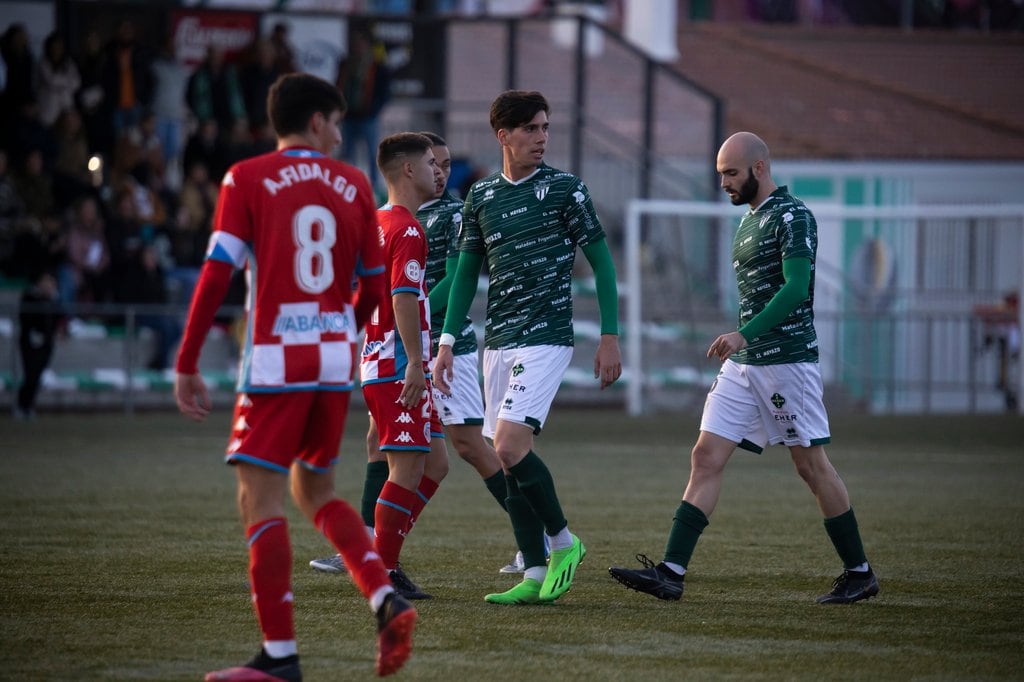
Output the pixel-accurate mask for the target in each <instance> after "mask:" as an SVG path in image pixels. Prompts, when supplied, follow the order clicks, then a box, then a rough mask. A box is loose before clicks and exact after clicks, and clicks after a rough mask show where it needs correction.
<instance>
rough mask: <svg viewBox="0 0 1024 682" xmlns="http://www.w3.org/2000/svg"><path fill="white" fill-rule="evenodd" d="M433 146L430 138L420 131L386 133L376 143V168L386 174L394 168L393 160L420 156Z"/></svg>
mask: <svg viewBox="0 0 1024 682" xmlns="http://www.w3.org/2000/svg"><path fill="white" fill-rule="evenodd" d="M433 146H434V144H433V143H432V142H431V141H430V138H429V137H427V136H426V135H421V134H420V133H395V134H394V135H388V136H387V137H385V138H384V139H383V140H381V141H380V144H379V145H377V168H379V169H380V172H381V173H383V174H384V175H385V176H387V175H389V174H390V173H391V172H392V171H393V170H394V166H395V162H396V161H398V160H399V159H401V158H402V157H403V156H422V155H423V154H426V153H427V152H428V151H430V148H431V147H433Z"/></svg>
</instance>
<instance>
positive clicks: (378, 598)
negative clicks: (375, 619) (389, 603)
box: [370, 585, 395, 613]
mask: <svg viewBox="0 0 1024 682" xmlns="http://www.w3.org/2000/svg"><path fill="white" fill-rule="evenodd" d="M394 591H395V588H393V587H391V585H385V586H384V587H379V588H377V591H376V592H374V593H373V594H371V595H370V610H371V611H373V612H374V613H377V612H378V611H380V607H381V606H382V605H383V604H384V599H385V598H386V597H387V596H388V595H389V594H391V593H392V592H394Z"/></svg>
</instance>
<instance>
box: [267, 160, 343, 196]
mask: <svg viewBox="0 0 1024 682" xmlns="http://www.w3.org/2000/svg"><path fill="white" fill-rule="evenodd" d="M311 181H317V182H322V183H323V184H325V185H327V186H328V187H330V188H331V189H333V190H334V191H335V192H336V193H337V194H340V195H341V198H342V199H344V200H345V201H347V202H349V203H352V202H353V201H354V200H355V198H356V193H357V191H358V190H357V189H356V186H355V185H350V184H348V180H347V179H345V178H344V177H342V176H340V175H332V174H331V169H330V168H324V167H323V166H321V165H320V164H319V163H316V162H315V161H313V162H309V163H305V162H304V163H296V164H294V165H291V166H285V167H283V168H281V169H280V170H278V171H277V180H274V179H273V178H263V187H264V189H266V190H267V191H268V192H270V196H275V195H276V194H277V193H278V192H280V191H281V190H282V189H286V188H288V187H291V186H292V185H296V184H298V183H300V182H311Z"/></svg>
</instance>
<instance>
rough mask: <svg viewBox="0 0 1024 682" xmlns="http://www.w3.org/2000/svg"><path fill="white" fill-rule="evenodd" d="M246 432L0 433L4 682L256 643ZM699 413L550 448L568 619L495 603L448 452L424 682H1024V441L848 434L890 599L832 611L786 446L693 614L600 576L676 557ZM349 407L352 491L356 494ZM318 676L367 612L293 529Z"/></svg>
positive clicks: (547, 442)
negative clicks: (238, 485)
mask: <svg viewBox="0 0 1024 682" xmlns="http://www.w3.org/2000/svg"><path fill="white" fill-rule="evenodd" d="M228 419H229V414H228V413H227V411H226V409H221V410H220V411H219V412H216V413H215V414H214V415H213V417H211V419H210V420H209V422H208V423H207V424H202V425H194V424H192V423H191V422H188V421H186V420H184V419H183V418H181V417H179V416H178V415H174V414H147V415H140V416H135V417H125V416H121V415H88V416H49V415H44V416H42V417H40V418H39V419H37V420H36V421H35V422H33V423H28V424H25V423H18V422H13V421H10V420H9V419H7V418H4V419H2V420H0V528H2V536H0V537H2V541H3V542H2V553H0V641H2V642H3V644H2V646H0V679H5V680H7V679H9V680H168V681H170V680H197V679H201V678H202V674H203V673H204V672H205V671H207V670H211V669H215V668H219V667H225V666H228V665H234V664H238V663H241V662H243V661H244V660H246V659H248V658H249V656H251V655H252V654H253V653H254V652H255V650H256V648H257V646H258V641H259V634H258V632H257V629H256V625H255V619H254V618H253V615H252V610H251V607H250V603H249V594H248V591H247V588H246V574H245V568H246V558H245V543H244V540H243V536H242V529H241V528H240V524H239V522H238V521H237V517H236V512H235V506H234V477H233V474H232V472H231V470H230V468H228V467H225V466H224V465H223V464H222V463H221V453H222V451H223V446H224V444H225V442H226V437H227V431H228ZM697 421H698V420H697V418H696V417H695V416H693V415H685V416H679V415H675V416H661V417H657V418H643V419H638V420H631V419H629V418H628V417H626V416H624V415H622V414H620V413H617V412H612V411H571V410H565V409H559V408H556V409H555V410H554V412H553V416H552V418H551V419H550V420H549V424H548V428H547V429H546V430H545V432H544V434H543V435H542V436H541V437H540V438H539V440H538V444H537V445H538V447H537V449H538V452H539V453H540V454H541V456H542V457H543V458H544V460H545V461H546V462H547V464H548V466H549V468H550V469H551V470H552V472H553V474H554V476H555V480H556V482H557V484H558V490H559V495H560V497H561V499H562V503H563V506H564V508H565V511H566V515H567V516H568V518H569V521H570V524H571V527H572V529H573V531H574V532H576V533H577V534H579V535H580V537H581V538H582V539H583V540H584V542H585V543H586V545H587V547H588V554H587V559H586V561H585V562H584V563H583V565H582V567H581V569H580V571H579V573H578V574H577V578H576V582H575V584H574V586H573V589H572V591H571V592H570V593H569V594H567V595H566V596H564V597H563V598H562V599H560V600H559V601H558V602H557V603H556V604H554V605H549V606H534V607H499V606H494V605H490V604H486V603H484V601H483V595H484V594H486V593H487V592H492V591H498V590H503V589H507V587H508V586H510V585H511V584H513V582H514V581H515V580H516V578H513V577H509V576H502V575H499V574H498V573H497V569H498V567H499V566H501V565H503V564H504V563H506V562H507V561H508V560H509V559H510V557H511V555H512V553H513V551H514V547H513V541H512V536H511V532H510V528H509V525H508V523H507V520H505V519H504V518H503V517H502V514H501V512H500V510H499V508H498V507H497V505H495V504H494V501H493V499H492V498H491V497H490V495H488V494H487V492H486V490H485V489H484V487H483V485H482V484H481V483H480V480H479V477H478V476H477V475H476V473H475V472H474V471H473V470H472V469H471V468H470V467H469V466H468V465H465V464H463V463H462V462H460V461H458V459H457V457H456V456H455V455H454V454H452V467H451V474H450V475H449V477H448V479H447V480H446V481H445V483H444V484H443V485H442V487H441V490H440V491H439V493H438V495H437V496H436V497H435V498H434V500H433V501H432V502H431V504H430V505H429V506H428V507H427V509H426V511H425V512H424V514H423V517H422V519H421V520H420V522H419V523H418V524H417V526H416V530H415V532H414V533H413V534H411V535H410V538H409V541H408V542H407V543H406V547H405V550H404V552H403V563H404V564H405V566H406V569H407V570H408V572H409V573H410V575H411V576H412V577H413V579H414V580H416V581H417V582H418V583H420V584H421V585H422V586H423V587H424V588H425V589H427V590H428V591H429V592H432V593H433V594H434V595H435V599H434V600H433V601H430V602H420V603H419V604H418V605H417V606H418V607H419V610H420V614H421V615H420V624H419V627H418V629H417V636H416V644H415V650H414V654H413V658H412V659H411V660H410V662H409V663H408V664H407V666H406V668H405V669H404V670H403V671H402V672H400V673H399V674H398V675H397V676H396V677H395V679H399V680H400V679H408V680H445V681H446V682H451V681H452V680H529V679H534V680H577V679H578V680H645V681H656V680H706V679H725V680H730V679H731V680H815V681H818V680H832V679H843V680H909V679H916V680H965V679H975V680H1010V679H1022V678H1024V580H1022V578H1024V575H1022V573H1024V571H1022V568H1021V565H1022V559H1024V553H1022V551H1021V542H1022V539H1024V530H1022V528H1024V420H1022V419H1020V418H1013V417H977V416H973V417H946V416H943V417H933V418H866V417H860V418H843V417H836V418H834V419H833V445H832V446H830V447H829V454H830V456H831V457H832V460H833V462H834V463H835V465H836V467H837V468H838V469H839V471H840V473H841V474H842V475H843V477H844V479H845V480H846V482H847V484H848V486H849V488H850V492H851V496H852V499H853V504H854V508H855V510H856V511H857V516H858V519H859V521H860V525H861V531H862V535H863V537H864V541H865V545H866V549H867V552H868V557H869V559H870V560H871V561H872V563H873V565H874V566H875V569H876V571H877V572H878V574H879V576H880V579H881V585H882V591H881V594H880V595H879V597H877V598H875V599H872V600H870V601H868V602H864V603H860V604H855V605H852V606H819V605H817V604H815V603H814V597H815V596H816V595H818V594H820V593H822V592H824V591H826V590H827V589H828V587H829V586H830V583H831V580H832V578H833V577H834V576H835V575H836V574H838V572H839V569H840V567H839V564H838V559H837V558H836V556H835V553H834V551H833V550H832V548H831V545H830V544H829V542H828V539H827V537H826V535H825V532H824V529H823V528H822V524H821V519H820V517H819V515H818V512H817V509H816V507H815V505H814V501H813V499H812V498H811V496H810V494H809V493H808V492H807V490H806V488H805V487H804V485H803V483H802V482H801V481H800V480H799V479H798V478H797V476H796V475H795V473H794V470H793V468H792V465H791V464H790V462H789V457H788V454H787V452H786V451H785V449H783V448H778V447H776V448H770V449H769V450H767V451H766V453H765V454H764V455H761V456H754V455H749V454H747V453H743V452H737V454H736V455H735V456H734V458H733V460H732V461H731V462H730V464H729V468H728V469H727V471H726V479H725V487H724V490H723V494H722V499H721V502H720V504H719V507H718V510H717V511H716V512H715V514H714V516H713V518H712V523H711V525H710V526H709V527H708V529H707V530H706V531H705V533H704V536H703V538H702V539H701V542H700V544H699V545H698V547H697V552H696V554H695V556H694V560H693V562H692V564H691V567H690V568H691V572H690V574H689V575H688V576H687V580H686V594H685V595H684V597H683V600H682V601H681V602H677V603H668V602H660V601H658V600H655V599H653V598H651V597H648V596H647V595H642V594H638V593H635V592H631V591H627V590H625V589H624V588H622V587H621V586H619V585H618V584H617V583H616V582H615V581H614V580H613V579H612V578H611V577H610V576H608V574H607V570H606V569H607V567H608V566H609V565H612V564H618V565H631V564H633V562H634V559H633V555H634V554H635V553H636V552H645V553H647V554H649V555H650V556H651V557H652V558H653V559H655V560H657V559H660V557H661V553H662V551H663V549H664V544H665V539H666V537H667V533H668V530H669V527H670V524H671V521H672V519H671V516H672V513H673V511H674V510H675V508H676V505H677V504H678V501H679V498H680V495H681V493H682V489H683V486H684V484H685V480H686V476H687V472H688V460H689V450H690V447H691V446H692V443H693V440H694V438H695V436H696V424H697ZM365 426H366V421H365V417H364V416H363V414H362V413H361V411H359V410H354V411H353V412H352V414H351V416H350V419H349V427H348V434H349V435H348V436H347V437H346V440H345V443H344V445H343V452H342V462H341V464H340V465H339V470H338V488H339V492H341V493H342V494H343V495H344V496H345V497H346V498H347V499H349V500H350V501H357V500H358V498H359V495H360V492H361V485H362V473H363V468H364V457H365V456H364V454H363V446H362V436H363V433H364V430H365ZM289 518H290V524H291V531H292V537H293V542H294V555H295V575H294V592H295V600H296V626H297V630H298V638H299V646H300V653H301V654H302V658H303V669H304V672H305V678H306V679H307V680H309V681H312V682H315V681H317V680H337V679H346V680H369V679H372V678H373V657H374V637H375V633H374V623H373V618H372V614H371V613H370V611H369V609H368V608H367V606H366V604H365V602H364V601H363V599H362V598H361V597H360V596H359V594H358V593H357V591H356V590H355V588H354V587H353V586H352V584H351V583H350V582H349V580H348V578H345V577H341V578H339V577H336V576H326V575H321V574H316V573H314V572H312V571H311V570H310V569H309V568H308V561H309V559H312V558H315V557H318V556H323V555H325V554H327V553H329V552H330V550H329V549H328V547H327V544H326V541H325V540H324V539H323V538H322V537H320V536H319V535H318V534H317V533H316V532H315V531H314V530H313V529H312V528H311V527H310V526H309V525H308V524H307V523H305V521H304V520H303V519H302V518H301V516H300V515H299V514H298V513H297V512H295V511H294V510H293V509H290V511H289Z"/></svg>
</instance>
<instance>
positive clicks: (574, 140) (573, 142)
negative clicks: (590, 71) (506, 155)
mask: <svg viewBox="0 0 1024 682" xmlns="http://www.w3.org/2000/svg"><path fill="white" fill-rule="evenodd" d="M586 23H587V22H586V20H585V19H584V18H583V16H582V15H581V16H579V17H577V19H576V82H575V83H574V84H573V88H574V93H573V105H572V121H573V125H572V131H571V136H570V138H569V145H570V149H569V159H570V161H569V165H570V168H569V170H570V171H571V172H573V173H575V174H576V175H582V174H583V125H584V121H585V118H586V116H585V115H584V110H585V107H586V105H585V104H584V99H583V98H584V97H586V59H587V55H586V52H585V51H584V48H585V45H584V44H583V40H584V38H585V37H586V36H585V30H584V29H585V27H586Z"/></svg>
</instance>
